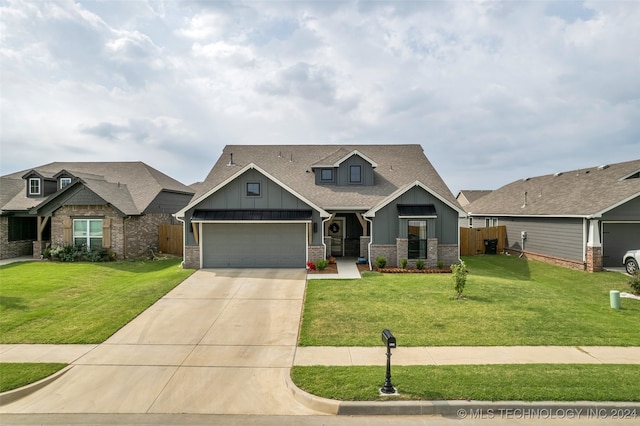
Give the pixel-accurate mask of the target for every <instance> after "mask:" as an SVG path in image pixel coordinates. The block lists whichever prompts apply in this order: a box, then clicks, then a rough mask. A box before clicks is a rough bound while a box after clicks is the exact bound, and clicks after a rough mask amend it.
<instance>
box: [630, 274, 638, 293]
mask: <svg viewBox="0 0 640 426" xmlns="http://www.w3.org/2000/svg"><path fill="white" fill-rule="evenodd" d="M629 286H630V287H631V288H632V289H633V292H634V293H635V294H638V295H640V270H637V271H635V272H634V273H633V275H631V278H629Z"/></svg>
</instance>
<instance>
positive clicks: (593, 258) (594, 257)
mask: <svg viewBox="0 0 640 426" xmlns="http://www.w3.org/2000/svg"><path fill="white" fill-rule="evenodd" d="M586 269H587V272H602V247H591V246H587V265H586Z"/></svg>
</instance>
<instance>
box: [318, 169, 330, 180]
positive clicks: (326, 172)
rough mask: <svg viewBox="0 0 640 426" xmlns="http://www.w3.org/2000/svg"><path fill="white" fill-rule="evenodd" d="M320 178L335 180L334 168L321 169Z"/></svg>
mask: <svg viewBox="0 0 640 426" xmlns="http://www.w3.org/2000/svg"><path fill="white" fill-rule="evenodd" d="M320 180H324V181H332V180H333V170H332V169H322V170H321V171H320Z"/></svg>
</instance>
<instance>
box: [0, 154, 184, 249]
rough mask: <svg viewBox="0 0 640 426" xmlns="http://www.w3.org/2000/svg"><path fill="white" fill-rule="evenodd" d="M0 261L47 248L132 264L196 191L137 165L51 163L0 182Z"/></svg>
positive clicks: (121, 163)
mask: <svg viewBox="0 0 640 426" xmlns="http://www.w3.org/2000/svg"><path fill="white" fill-rule="evenodd" d="M1 185H2V186H1V188H0V209H1V210H0V258H2V259H6V258H11V257H18V256H24V255H30V254H33V257H34V258H40V255H41V254H42V253H43V251H44V249H45V248H46V247H47V246H48V245H50V244H51V245H58V244H59V245H62V244H72V243H74V244H85V245H86V246H87V247H89V248H96V247H108V248H110V249H111V250H112V251H113V252H115V253H116V255H117V257H118V258H120V259H123V258H136V257H141V256H144V255H146V254H147V252H148V249H149V246H157V245H158V225H159V224H161V223H173V222H174V219H173V217H172V214H173V213H175V212H176V211H178V210H180V209H181V208H183V207H184V206H186V205H187V204H188V203H189V201H190V200H191V198H192V197H193V194H194V191H193V190H192V189H191V188H189V187H188V186H186V185H183V184H182V183H180V182H178V181H177V180H175V179H173V178H171V177H169V176H167V175H165V174H164V173H162V172H160V171H158V170H156V169H154V168H152V167H150V166H148V165H146V164H144V163H142V162H76V163H70V162H55V163H50V164H45V165H43V166H38V167H35V168H33V169H29V170H23V171H20V172H16V173H12V174H9V175H5V176H2V177H1Z"/></svg>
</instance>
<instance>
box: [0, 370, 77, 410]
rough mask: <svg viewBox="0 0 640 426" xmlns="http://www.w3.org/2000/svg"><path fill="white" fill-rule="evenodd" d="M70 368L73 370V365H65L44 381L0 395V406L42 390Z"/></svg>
mask: <svg viewBox="0 0 640 426" xmlns="http://www.w3.org/2000/svg"><path fill="white" fill-rule="evenodd" d="M72 368H73V365H67V366H66V367H65V368H63V369H62V370H60V371H57V372H55V373H53V374H52V375H50V376H48V377H45V378H44V379H41V380H38V381H37V382H34V383H31V384H28V385H26V386H23V387H21V388H18V389H13V390H10V391H7V392H3V393H0V406H3V405H6V404H10V403H12V402H14V401H17V400H19V399H20V398H24V397H25V396H27V395H30V394H32V393H33V392H35V391H37V390H39V389H42V388H43V387H45V386H46V385H48V384H49V383H51V382H53V381H54V380H57V379H59V378H60V377H62V376H63V375H64V374H66V373H67V372H68V371H69V370H71V369H72Z"/></svg>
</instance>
